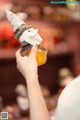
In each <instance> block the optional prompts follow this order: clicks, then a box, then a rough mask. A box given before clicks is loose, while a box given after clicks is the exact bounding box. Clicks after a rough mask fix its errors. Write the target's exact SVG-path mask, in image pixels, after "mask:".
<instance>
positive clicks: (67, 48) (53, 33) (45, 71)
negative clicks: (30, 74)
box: [0, 0, 80, 120]
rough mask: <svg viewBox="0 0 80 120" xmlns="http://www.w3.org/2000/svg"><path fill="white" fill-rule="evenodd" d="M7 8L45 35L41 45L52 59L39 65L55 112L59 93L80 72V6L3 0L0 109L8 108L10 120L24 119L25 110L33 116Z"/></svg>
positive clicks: (45, 0)
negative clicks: (16, 53)
mask: <svg viewBox="0 0 80 120" xmlns="http://www.w3.org/2000/svg"><path fill="white" fill-rule="evenodd" d="M57 1H59V0H57ZM64 1H67V2H69V1H76V0H64ZM5 8H8V9H10V10H11V11H12V12H14V13H16V14H17V15H18V16H19V17H21V18H22V19H23V20H24V21H25V22H26V23H27V24H31V25H33V26H34V27H35V28H38V29H39V33H40V35H41V36H42V38H43V42H42V43H41V46H42V47H44V48H46V49H47V50H48V58H47V63H46V64H45V65H43V66H40V67H39V81H40V84H41V89H42V92H43V95H44V98H45V101H46V105H47V107H48V110H49V111H50V115H52V114H54V111H55V109H56V105H57V99H58V96H59V94H60V93H61V91H62V90H63V88H64V87H65V86H66V85H67V84H68V83H69V82H70V81H72V80H73V78H75V77H76V76H77V75H79V73H80V5H79V4H64V5H61V4H51V1H50V0H39V1H38V0H0V111H8V112H9V119H10V120H14V119H15V120H17V119H19V120H20V119H21V120H23V116H25V115H26V114H25V113H27V116H28V117H27V119H29V111H28V110H29V106H28V101H27V102H25V100H24V99H27V93H26V92H25V86H26V82H25V80H24V78H23V76H22V75H21V74H20V73H19V71H18V70H17V68H16V60H15V52H16V50H17V49H19V48H20V47H21V45H20V43H19V42H18V40H17V39H15V38H13V37H12V36H13V35H14V33H13V30H12V27H11V25H10V23H9V22H8V20H7V18H6V15H5ZM22 91H24V93H25V94H24V93H23V92H22ZM21 104H22V106H20V105H21ZM24 104H25V106H26V108H24V107H23V106H24Z"/></svg>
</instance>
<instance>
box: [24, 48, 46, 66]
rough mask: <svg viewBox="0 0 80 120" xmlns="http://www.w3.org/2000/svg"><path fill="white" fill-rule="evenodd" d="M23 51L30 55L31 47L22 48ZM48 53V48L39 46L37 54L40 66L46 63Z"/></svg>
mask: <svg viewBox="0 0 80 120" xmlns="http://www.w3.org/2000/svg"><path fill="white" fill-rule="evenodd" d="M22 51H23V54H25V55H26V56H29V54H30V51H31V48H29V49H26V50H22ZM47 53H48V50H47V49H45V48H41V47H38V51H37V56H36V60H37V64H38V66H40V65H43V64H45V63H46V61H47Z"/></svg>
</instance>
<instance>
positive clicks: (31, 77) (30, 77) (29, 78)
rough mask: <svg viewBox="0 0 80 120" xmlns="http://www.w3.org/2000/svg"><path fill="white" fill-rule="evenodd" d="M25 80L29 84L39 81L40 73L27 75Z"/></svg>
mask: <svg viewBox="0 0 80 120" xmlns="http://www.w3.org/2000/svg"><path fill="white" fill-rule="evenodd" d="M25 79H26V81H27V82H28V81H29V82H30V81H35V80H38V73H33V74H28V75H25Z"/></svg>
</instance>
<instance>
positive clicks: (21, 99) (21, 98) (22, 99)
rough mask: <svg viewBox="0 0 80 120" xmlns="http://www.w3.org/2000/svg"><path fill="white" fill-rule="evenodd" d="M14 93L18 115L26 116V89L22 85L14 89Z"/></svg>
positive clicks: (27, 105)
mask: <svg viewBox="0 0 80 120" xmlns="http://www.w3.org/2000/svg"><path fill="white" fill-rule="evenodd" d="M15 91H16V93H17V103H18V106H19V109H20V114H21V115H26V114H27V112H28V109H29V102H28V97H27V92H26V87H25V86H24V85H22V84H19V85H18V86H17V87H16V89H15Z"/></svg>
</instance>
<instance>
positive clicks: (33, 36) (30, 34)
mask: <svg viewBox="0 0 80 120" xmlns="http://www.w3.org/2000/svg"><path fill="white" fill-rule="evenodd" d="M23 41H26V42H28V43H30V44H31V45H34V44H36V45H40V43H41V42H42V38H41V37H40V35H39V34H38V29H34V28H30V29H28V30H25V31H24V32H23V34H22V35H21V37H20V42H23Z"/></svg>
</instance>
